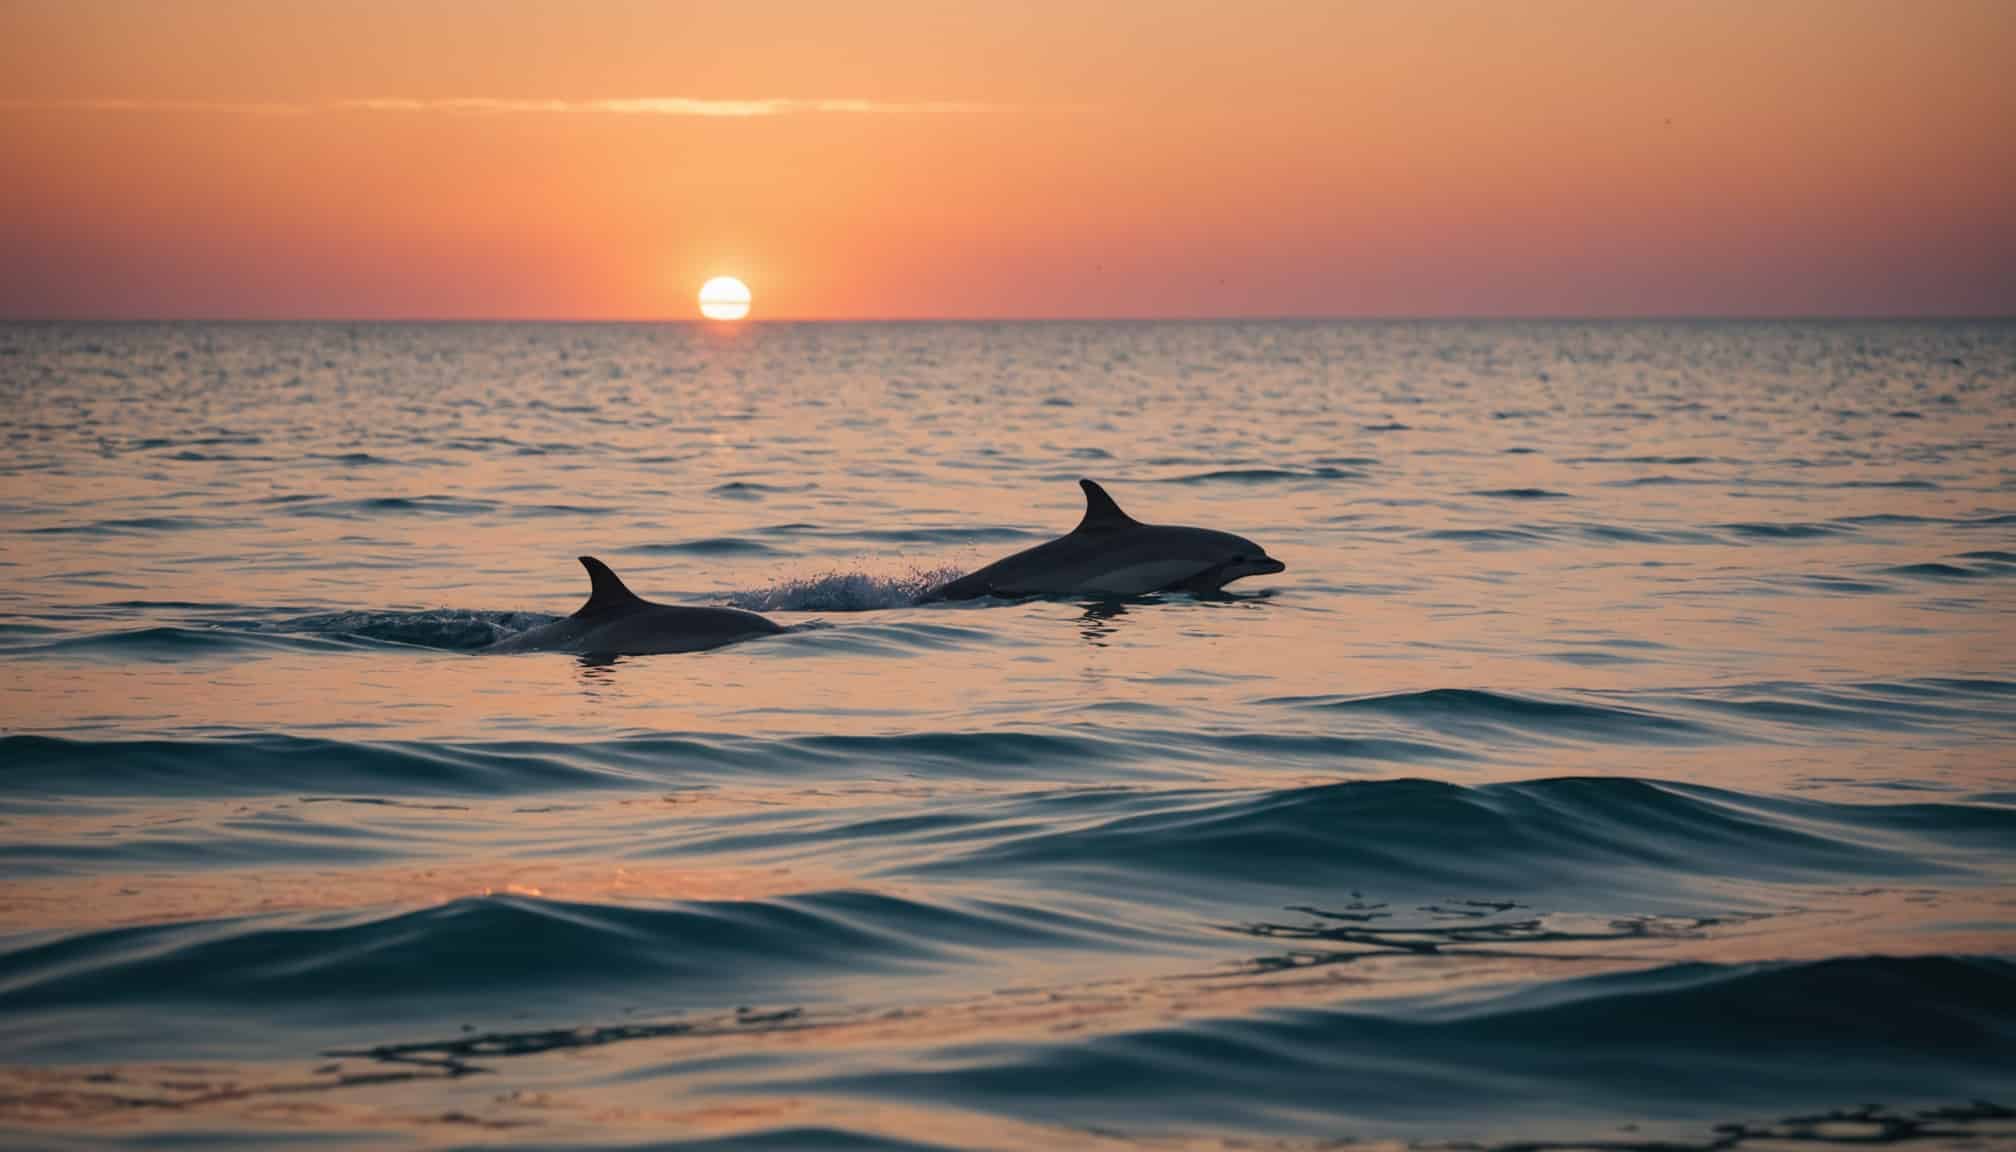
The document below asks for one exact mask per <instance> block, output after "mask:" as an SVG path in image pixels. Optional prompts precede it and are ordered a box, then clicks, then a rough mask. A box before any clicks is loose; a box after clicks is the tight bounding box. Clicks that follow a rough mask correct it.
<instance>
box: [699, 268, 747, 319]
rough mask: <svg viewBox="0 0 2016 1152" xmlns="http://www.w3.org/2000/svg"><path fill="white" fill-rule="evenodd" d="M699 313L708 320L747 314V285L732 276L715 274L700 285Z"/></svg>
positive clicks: (737, 317)
mask: <svg viewBox="0 0 2016 1152" xmlns="http://www.w3.org/2000/svg"><path fill="white" fill-rule="evenodd" d="M700 314H701V315H702V316H705V317H707V318H708V319H709V320H740V319H742V318H743V317H744V316H747V315H749V286H748V285H747V284H744V283H742V281H740V280H737V279H736V278H735V277H733V276H716V277H714V278H713V279H712V280H709V281H707V283H705V284H702V285H701V286H700Z"/></svg>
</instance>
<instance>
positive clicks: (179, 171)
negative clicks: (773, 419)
mask: <svg viewBox="0 0 2016 1152" xmlns="http://www.w3.org/2000/svg"><path fill="white" fill-rule="evenodd" d="M2011 60H2016V2H2008V0H1980V2H1973V0H1911V2H1906V0H1886V2H1877V3H1868V2H1863V0H1743V2H1740V3H1739V2H1722V0H1693V2H1683V0H1647V2H1634V0H1592V2H1580V0H1532V2H1523V0H1522V2H1512V0H1486V2H1475V3H1467V2H1459V0H1420V2H1408V3H1381V2H1362V3H1353V2H1349V0H1334V2H1329V3H1314V2H1311V3H1287V2H1269V0H1255V2H1247V3H1213V4H1206V3H1185V2H1183V0H1102V2H1101V3H1098V4H1087V3H1084V2H1082V0H1069V2H1053V0H1018V2H1016V3H993V2H984V3H983V2H979V0H916V2H907V0H906V2H882V0H860V2H858V3H849V4H838V3H827V2H824V0H818V2H811V0H808V2H803V3H793V2H778V3H762V2H757V0H751V2H748V3H725V2H723V0H704V2H701V3H690V4H688V3H618V2H595V0H586V2H582V3H551V4H547V3H529V2H523V0H484V2H480V3H479V2H473V0H472V2H463V0H415V2H410V3H409V2H404V0H401V2H376V0H332V2H329V3H323V4H312V5H311V4H305V3H304V4H291V3H268V2H266V0H0V316H7V317H28V316H58V317H108V318H118V317H177V318H180V317H199V318H292V317H328V318H358V319H367V318H398V319H424V318H442V319H450V318H550V319H628V320H651V319H679V320H683V319H689V318H692V317H694V316H695V315H696V314H697V310H696V304H695V295H696V293H697V292H698V290H699V286H700V284H701V283H702V282H704V281H705V280H706V279H708V278H709V277H711V276H715V275H733V276H738V277H740V278H742V279H743V280H745V281H747V282H748V284H749V285H750V287H751V289H752V290H753V292H754V295H755V315H756V316H758V317H768V318H773V319H774V318H792V319H848V318H931V317H1002V318H1011V317H1133V316H1140V317H1165V316H1167V317H1188V316H1550V315H1551V316H1632V315H1710V316H1751V315H1761V316H1770V315H1850V316H1852V315H2010V314H2016V208H2012V205H2016V67H2011V66H2010V64H2009V61H2011Z"/></svg>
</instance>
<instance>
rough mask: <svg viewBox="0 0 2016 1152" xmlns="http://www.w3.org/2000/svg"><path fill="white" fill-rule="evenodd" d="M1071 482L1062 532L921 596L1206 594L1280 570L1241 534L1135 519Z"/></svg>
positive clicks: (1090, 487) (1086, 485)
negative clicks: (1079, 513) (1080, 501)
mask: <svg viewBox="0 0 2016 1152" xmlns="http://www.w3.org/2000/svg"><path fill="white" fill-rule="evenodd" d="M1078 486H1079V487H1080V488H1083V489H1084V490H1085V518H1084V519H1083V520H1080V521H1079V522H1078V527H1076V528H1074V529H1072V530H1071V532H1070V534H1069V535H1065V536H1059V537H1058V538H1057V539H1055V540H1052V541H1050V542H1049V543H1047V544H1038V545H1037V546H1036V547H1034V548H1030V549H1028V550H1027V551H1023V552H1017V553H1015V554H1014V555H1013V556H1010V557H1008V558H1006V559H1003V560H996V561H995V562H994V563H992V564H989V565H988V566H987V567H985V568H982V569H980V570H979V571H978V572H975V573H972V574H971V575H968V576H961V577H960V578H959V579H957V580H954V581H952V582H951V583H949V584H945V585H942V586H940V587H938V588H935V589H933V590H931V591H930V592H928V593H926V594H925V595H924V597H923V598H924V599H925V600H926V601H930V600H970V599H973V598H974V597H976V596H1000V597H1004V598H1013V597H1019V596H1100V597H1118V596H1141V595H1145V594H1147V593H1149V592H1179V591H1180V592H1192V593H1211V592H1216V591H1218V590H1219V589H1221V588H1223V587H1225V585H1227V584H1230V583H1231V582H1232V581H1234V580H1237V579H1239V578H1241V577H1243V576H1264V575H1267V574H1269V573H1274V572H1280V571H1283V570H1285V569H1286V568H1287V567H1288V566H1287V565H1286V564H1283V563H1281V561H1279V560H1276V559H1274V558H1273V557H1272V556H1269V555H1267V550H1266V549H1265V548H1262V547H1260V546H1259V545H1258V544H1255V543H1253V542H1252V541H1251V540H1247V539H1245V538H1244V537H1240V536H1234V535H1232V534H1231V533H1230V532H1213V531H1212V530H1210V529H1209V528H1183V527H1178V526H1176V525H1173V524H1143V523H1141V522H1140V521H1139V520H1136V519H1134V518H1133V517H1132V516H1129V515H1127V513H1125V512H1122V511H1121V510H1120V505H1118V504H1115V503H1114V502H1113V498H1112V497H1111V496H1108V495H1107V494H1106V490H1105V489H1104V488H1101V487H1099V485H1097V484H1094V483H1093V482H1092V481H1090V480H1080V481H1078Z"/></svg>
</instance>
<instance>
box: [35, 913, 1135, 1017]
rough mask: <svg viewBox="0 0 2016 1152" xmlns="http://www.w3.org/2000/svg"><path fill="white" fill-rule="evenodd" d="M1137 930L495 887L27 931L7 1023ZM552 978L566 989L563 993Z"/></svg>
mask: <svg viewBox="0 0 2016 1152" xmlns="http://www.w3.org/2000/svg"><path fill="white" fill-rule="evenodd" d="M1125 939H1126V934H1125V933H1123V932H1122V931H1121V930H1119V929H1116V928H1114V927H1112V926H1110V925H1108V924H1105V923H1103V922H1101V921H1097V920H1093V919H1090V918H1088V917H1082V916H1075V915H1071V914H1068V913H1061V912H1055V911H1048V910H1043V909H1038V908H1031V907H1022V906H1020V905H1016V904H1012V903H1007V902H1003V901H999V900H990V901H981V900H957V899H944V900H938V901H935V902H930V903H926V902H921V901H916V900H909V899H903V898H899V897H895V896H889V895H883V894H878V893H873V892H865V891H857V890H836V891H826V892H816V893H810V894H806V895H801V896H791V897H781V898H774V899H765V900H712V901H681V902H668V903H656V902H654V903H620V904H619V903H583V902H569V901H560V900H547V899H539V898H536V897H530V896H517V895H491V896H478V897H467V898H463V899H458V900H453V901H450V902H447V903H444V904H439V905H435V906H432V907H427V908H421V909H417V910H406V911H389V912H388V911H383V910H371V911H365V912H343V913H326V912H319V913H299V914H282V915H259V916H249V917H241V918H234V919H224V920H193V921H179V922H175V923H171V924H155V925H144V926H129V927H117V928H108V929H99V930H92V931H83V932H75V933H69V934H64V935H60V936H56V937H53V938H52V937H50V936H49V935H48V934H36V935H33V936H30V937H28V938H25V939H23V938H20V937H17V938H15V939H14V940H13V941H9V942H8V944H9V945H11V946H7V947H5V948H4V951H0V1019H5V1018H7V1017H9V1016H16V1017H18V1016H21V1015H23V1014H28V1013H40V1012H48V1011H52V1010H59V1011H60V1010H63V1009H74V1008H82V1007H88V1008H92V1009H97V1010H103V1009H106V1008H109V1007H113V1006H129V1007H132V1006H143V1005H144V1006H147V1007H148V1008H150V1009H164V1008H165V1009H169V1010H173V1009H176V1008H182V1009H189V1008H204V1007H224V1006H230V1007H231V1008H232V1009H233V1010H234V1011H238V1010H248V1009H249V1010H252V1011H259V1010H264V1009H271V1010H277V1011H283V1012H284V1011H286V1010H288V1009H290V1008H296V1007H299V1006H301V1005H307V1004H313V1005H318V1006H320V1008H321V1010H322V1011H323V1012H325V1013H326V1012H327V1010H328V1009H329V1008H330V1007H332V1006H335V1005H342V1008H341V1009H340V1011H339V1012H337V1013H336V1014H335V1015H336V1016H338V1017H339V1018H343V1019H344V1021H345V1024H346V1026H347V1024H348V1023H349V1021H350V1020H351V1019H354V1018H355V1017H358V1016H359V1015H369V1016H371V1017H374V1018H377V1019H379V1020H381V1021H382V1020H386V1019H399V1018H401V1017H402V1016H404V1015H406V1014H409V1013H415V1012H418V1013H421V1014H423V1015H434V1016H439V1015H442V1014H450V1013H452V1014H455V1017H454V1018H456V1019H462V1018H466V1017H464V1016H462V1015H461V1014H463V1013H468V1012H471V1011H479V1012H494V1011H495V1007H494V1006H495V1005H496V1004H498V1003H500V1002H513V1003H515V1002H524V1001H529V1000H531V999H534V998H537V997H540V996H542V995H544V996H547V997H549V1002H552V1001H558V1002H560V1003H561V1004H562V1005H564V1007H561V1008H559V1009H558V1010H559V1011H564V1012H567V1013H570V1014H576V1013H580V1012H582V1011H593V1010H596V1009H598V1008H601V1009H606V1008H610V1007H612V1006H614V1005H617V1004H625V1005H634V1004H637V1003H639V1002H648V1003H650V1004H651V1006H652V1007H653V1008H654V1009H655V1010H661V1011H663V1010H685V1009H690V1008H702V1007H715V1006H718V1005H721V1004H724V1003H736V1002H746V1001H747V1000H748V999H750V998H752V997H760V998H761V999H764V1000H766V1001H770V1002H775V1001H777V1000H780V999H785V998H787V996H794V995H795V996H807V997H812V998H820V997H821V985H822V984H823V983H825V982H827V981H830V980H831V979H832V977H833V974H834V973H837V972H848V973H925V972H929V971H932V970H936V969H940V968H947V967H957V966H971V965H975V964H988V963H992V962H993V961H994V959H995V958H996V957H997V956H998V955H1000V954H1003V953H1009V952H1015V951H1026V950H1030V949H1060V948H1085V947H1090V948H1095V949H1103V948H1108V947H1113V946H1116V945H1117V944H1119V943H1120V942H1122V941H1124V940H1125ZM556 987H562V988H566V989H568V990H569V991H568V993H567V995H565V996H564V997H559V996H552V990H553V989H555V988H556ZM546 1014H550V1013H546ZM327 1018H328V1017H327V1016H326V1015H325V1017H324V1019H327ZM570 1018H578V1017H571V1016H570Z"/></svg>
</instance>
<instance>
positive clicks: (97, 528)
mask: <svg viewBox="0 0 2016 1152" xmlns="http://www.w3.org/2000/svg"><path fill="white" fill-rule="evenodd" d="M236 523H237V521H231V520H218V519H215V518H213V517H204V516H127V517H120V518H115V519H110V520H93V521H91V522H89V523H86V524H52V525H50V526H48V527H46V528H22V529H20V530H19V531H20V532H21V534H22V535H24V536H138V535H145V534H147V533H150V532H203V531H212V530H215V529H219V528H230V527H233V526H234V525H235V524H236Z"/></svg>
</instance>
